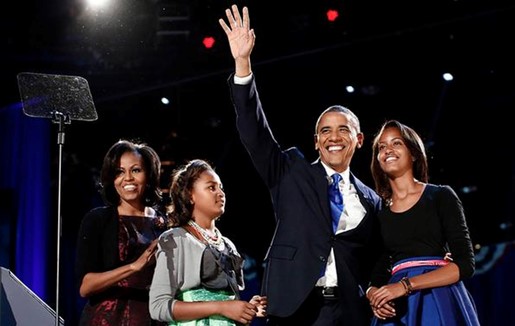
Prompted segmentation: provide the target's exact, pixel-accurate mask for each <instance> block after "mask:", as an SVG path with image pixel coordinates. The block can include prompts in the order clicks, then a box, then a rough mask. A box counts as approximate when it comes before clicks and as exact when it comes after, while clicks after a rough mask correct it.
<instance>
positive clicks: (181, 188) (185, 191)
mask: <svg viewBox="0 0 515 326" xmlns="http://www.w3.org/2000/svg"><path fill="white" fill-rule="evenodd" d="M209 170H211V171H214V169H213V167H212V166H211V165H210V164H209V163H208V162H206V161H204V160H200V159H195V160H191V161H189V162H188V163H186V164H184V165H183V166H181V167H179V168H177V169H176V170H174V172H173V173H172V176H171V185H170V198H171V203H170V206H169V209H168V217H169V218H170V220H171V221H173V223H175V224H176V225H178V226H182V225H185V224H187V223H188V221H189V220H191V219H192V217H193V216H192V215H193V203H192V201H191V192H192V190H193V185H194V184H195V181H197V179H198V178H199V177H200V175H201V174H202V173H203V172H205V171H209Z"/></svg>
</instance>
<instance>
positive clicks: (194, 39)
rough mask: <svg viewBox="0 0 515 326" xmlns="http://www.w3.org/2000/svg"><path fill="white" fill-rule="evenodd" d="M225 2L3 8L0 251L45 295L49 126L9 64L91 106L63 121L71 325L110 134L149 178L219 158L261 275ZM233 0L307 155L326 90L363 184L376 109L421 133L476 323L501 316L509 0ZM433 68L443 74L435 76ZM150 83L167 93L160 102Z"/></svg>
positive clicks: (48, 289) (50, 298)
mask: <svg viewBox="0 0 515 326" xmlns="http://www.w3.org/2000/svg"><path fill="white" fill-rule="evenodd" d="M113 1H114V0H113ZM232 3H233V2H228V1H219V2H215V1H209V0H208V1H197V0H191V1H186V0H178V1H171V0H126V1H118V2H114V4H113V5H112V6H111V8H110V9H104V10H102V11H99V12H93V11H92V10H90V8H88V7H87V6H86V5H85V4H84V3H83V2H82V1H80V0H50V1H44V2H41V1H28V2H27V1H25V2H20V3H14V4H12V5H11V6H12V7H13V9H11V10H10V11H7V10H4V11H2V13H0V22H1V27H2V28H0V37H1V40H2V50H1V51H0V71H1V74H0V82H1V86H2V90H1V92H0V153H1V156H0V171H1V175H0V195H1V197H0V198H1V205H0V253H1V257H0V265H1V266H3V267H6V268H9V269H11V270H12V271H14V272H15V273H16V275H17V276H18V277H19V278H20V279H21V280H22V281H23V282H24V283H25V284H27V285H28V286H29V287H30V288H31V289H32V290H33V291H34V292H35V293H37V294H38V295H39V296H40V297H41V298H43V299H44V300H45V301H46V302H47V303H48V304H49V305H50V306H51V307H55V306H56V305H55V297H56V289H55V284H56V282H55V277H56V269H57V268H56V251H57V250H56V238H57V236H56V230H57V225H56V223H57V189H58V187H57V186H58V178H57V176H58V173H57V172H58V163H59V161H58V145H57V125H56V124H53V123H51V122H50V121H48V120H47V119H41V118H33V117H27V116H26V115H24V114H23V112H22V105H21V103H20V94H19V90H18V85H17V79H16V76H17V74H18V73H20V72H38V73H46V74H59V75H73V76H81V77H83V78H85V79H87V80H88V82H89V86H90V89H91V94H92V96H93V100H94V104H95V107H96V111H97V113H98V120H96V121H93V122H86V121H72V123H71V124H70V125H67V126H66V127H65V128H66V129H65V134H66V138H65V143H64V148H63V166H62V183H61V185H62V191H63V192H62V201H61V205H62V206H61V208H62V212H61V213H62V214H61V215H62V236H61V238H60V239H61V247H60V250H61V260H60V287H59V298H60V300H59V310H60V314H61V316H63V317H64V319H65V321H66V324H67V325H74V324H76V322H77V318H78V314H79V313H80V309H81V308H82V304H83V303H84V301H83V300H81V299H80V298H79V297H78V291H77V288H76V287H75V284H74V282H75V280H74V279H73V263H74V259H75V252H74V250H75V237H76V233H77V229H78V226H79V223H80V220H81V218H82V216H83V215H84V214H85V212H87V211H88V210H89V209H91V208H92V207H95V206H98V205H101V200H100V197H99V195H98V193H97V182H98V173H99V169H100V166H101V163H102V157H103V155H104V153H105V152H106V151H107V149H108V148H109V147H110V145H111V144H112V143H114V142H115V141H116V140H118V139H120V138H139V139H141V140H143V141H146V142H148V143H149V144H150V145H151V146H153V147H154V148H156V149H157V150H158V152H159V154H160V155H161V158H162V160H163V162H164V166H163V168H164V170H163V180H162V184H163V187H166V186H167V185H168V176H169V173H170V172H171V170H172V169H173V168H174V167H175V166H177V164H180V163H182V162H183V161H184V160H186V159H190V158H196V157H198V158H204V159H208V160H210V161H211V162H212V163H213V164H214V165H215V166H216V168H217V171H218V172H219V174H220V176H221V178H222V180H223V181H224V183H225V184H224V186H225V189H226V192H227V200H228V201H227V209H226V213H225V214H224V216H223V217H222V218H221V220H220V221H219V227H220V229H221V230H222V232H223V233H224V234H225V235H227V236H229V237H230V238H232V239H233V240H234V241H235V243H236V244H237V246H238V247H239V248H240V250H241V251H242V252H243V253H244V254H245V255H247V257H248V261H249V262H252V264H249V266H248V276H249V279H248V286H249V290H248V291H249V293H250V292H256V291H257V288H258V287H259V278H260V272H261V269H260V266H261V261H262V259H263V257H264V255H265V253H266V249H267V245H268V243H269V241H270V239H271V236H272V231H273V216H272V210H271V205H270V198H269V196H268V193H267V190H266V188H265V187H264V185H263V183H262V182H261V180H260V179H259V178H258V176H257V174H256V172H255V171H254V169H253V167H252V165H251V162H250V160H249V158H248V156H247V154H246V152H245V150H244V148H243V147H242V145H241V143H240V141H239V138H238V135H237V132H236V129H235V126H234V112H233V109H232V105H231V103H230V100H229V93H228V87H227V85H226V80H227V78H228V76H229V73H230V72H231V71H232V66H233V63H232V58H231V57H230V53H229V49H228V46H227V41H226V40H225V38H224V37H225V36H224V35H223V32H222V30H221V28H220V27H219V25H218V21H217V20H218V18H220V17H224V9H225V8H226V7H228V6H230V5H231V4H232ZM235 3H237V4H239V5H244V4H245V5H248V6H249V9H250V15H251V25H253V27H254V28H255V32H256V35H257V43H256V47H255V49H254V52H253V64H254V65H253V67H254V73H255V75H256V79H257V83H258V88H259V90H260V95H261V99H262V102H263V104H264V108H265V111H266V113H267V117H268V120H269V122H270V124H271V126H272V128H273V130H274V133H275V136H276V138H277V139H278V140H279V141H280V142H281V143H282V145H283V147H285V148H286V147H290V146H294V145H296V146H298V147H300V148H301V149H302V151H303V152H304V153H305V154H306V156H307V157H308V158H309V159H315V158H316V156H315V154H316V153H315V151H314V147H313V136H312V134H313V129H314V124H315V120H316V118H317V117H318V114H319V113H320V112H321V111H322V110H323V109H325V108H326V107H327V106H329V105H331V104H343V105H346V106H349V107H350V108H351V109H352V110H353V111H355V112H356V113H357V115H358V116H359V117H360V119H361V124H362V129H363V132H364V133H365V139H366V143H365V146H364V148H363V149H361V150H360V151H358V153H357V154H356V157H355V160H354V161H353V165H352V170H353V171H354V173H356V174H357V175H358V176H360V178H362V179H363V180H364V181H366V182H367V183H368V184H370V185H372V179H371V177H370V172H369V162H370V159H371V157H370V153H371V151H370V142H371V140H372V138H373V136H374V133H375V132H376V130H377V129H378V128H379V127H380V125H381V123H382V122H383V121H384V120H385V119H389V118H396V119H399V120H401V121H403V122H404V123H406V124H408V125H410V126H412V127H414V128H415V129H416V130H417V131H419V132H420V134H421V135H422V136H423V137H424V140H425V142H426V146H427V150H428V153H429V155H430V174H431V182H433V183H445V184H449V185H451V186H452V187H453V188H454V189H455V190H456V191H457V192H458V194H459V195H460V198H461V199H462V201H463V203H464V206H465V209H466V213H467V219H468V223H469V227H470V230H471V234H472V239H473V241H474V244H475V245H476V248H477V254H478V256H477V258H478V266H479V268H478V272H477V274H476V276H475V277H474V278H473V279H472V280H470V282H469V283H468V285H469V289H470V290H471V292H472V294H473V295H474V297H475V299H476V302H477V304H478V310H479V311H480V317H481V319H482V324H483V325H499V324H506V325H508V324H515V316H514V314H513V312H512V311H511V310H512V309H510V307H512V306H513V299H512V296H509V295H508V293H509V292H508V291H512V290H513V285H511V284H512V282H511V278H509V275H513V269H514V263H515V261H514V257H513V241H514V239H515V230H514V228H513V223H514V208H513V198H515V196H514V195H515V165H514V159H513V155H512V153H513V150H514V149H515V143H514V137H513V135H512V133H511V131H512V129H513V127H512V120H511V119H510V117H511V116H512V112H511V110H512V109H513V107H515V87H514V86H515V82H514V79H513V75H514V74H515V69H514V68H515V65H514V62H513V58H514V57H515V53H514V52H515V51H514V50H513V45H512V43H513V42H512V40H513V39H514V31H515V26H514V25H515V5H513V4H512V3H511V2H510V1H500V0H489V1H484V0H476V1H450V0H449V1H439V0H437V1H426V0H423V1H407V0H406V1H405V0H402V1H396V2H394V3H391V2H385V1H371V0H364V1H354V0H350V1H343V0H339V1H334V0H322V1H307V2H302V3H301V2H290V1H286V2H285V1H257V0H256V1H250V0H249V1H236V2H235ZM328 9H334V10H338V12H339V17H338V18H337V19H336V21H334V22H328V21H327V19H326V16H325V13H326V11H327V10H328ZM204 36H211V37H213V38H214V40H215V43H214V46H213V47H212V48H210V49H207V48H204V46H203V44H202V39H203V37H204ZM445 72H450V73H452V74H453V76H454V80H452V81H450V82H447V81H444V80H443V79H442V74H443V73H445ZM348 85H353V86H354V88H355V91H354V92H353V93H349V92H347V91H346V86H348ZM163 96H166V97H168V98H169V99H170V104H168V105H164V104H162V103H161V101H160V100H161V97H163ZM249 225H250V226H249ZM510 273H511V274H510ZM501 307H505V309H501ZM501 320H502V322H501Z"/></svg>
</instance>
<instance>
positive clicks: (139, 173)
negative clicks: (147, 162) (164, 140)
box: [114, 152, 147, 207]
mask: <svg viewBox="0 0 515 326" xmlns="http://www.w3.org/2000/svg"><path fill="white" fill-rule="evenodd" d="M146 185H147V174H146V171H145V168H144V166H143V158H142V157H141V155H140V154H138V153H137V152H125V153H124V154H122V156H121V157H120V164H119V167H118V170H117V173H116V177H115V179H114V187H115V189H116V192H117V193H118V195H119V196H120V205H124V204H129V205H131V206H133V207H141V206H144V201H143V195H144V192H145V187H146Z"/></svg>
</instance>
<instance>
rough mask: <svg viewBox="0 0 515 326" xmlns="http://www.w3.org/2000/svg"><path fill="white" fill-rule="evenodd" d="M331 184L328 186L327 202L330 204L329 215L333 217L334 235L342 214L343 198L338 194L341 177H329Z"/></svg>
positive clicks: (336, 174) (336, 175) (334, 175)
mask: <svg viewBox="0 0 515 326" xmlns="http://www.w3.org/2000/svg"><path fill="white" fill-rule="evenodd" d="M331 179H332V183H331V184H330V185H329V202H330V204H331V215H332V217H333V231H334V232H335V233H336V229H337V228H338V222H339V221H340V216H341V215H342V212H343V196H342V193H341V192H340V180H342V176H341V175H340V174H339V173H335V174H333V175H332V176H331Z"/></svg>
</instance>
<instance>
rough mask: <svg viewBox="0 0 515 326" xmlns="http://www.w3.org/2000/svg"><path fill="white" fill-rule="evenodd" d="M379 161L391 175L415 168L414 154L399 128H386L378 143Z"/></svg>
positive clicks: (397, 174) (396, 175) (399, 174)
mask: <svg viewBox="0 0 515 326" xmlns="http://www.w3.org/2000/svg"><path fill="white" fill-rule="evenodd" d="M376 159H377V161H378V162H379V166H380V167H381V170H383V171H384V172H385V173H386V174H387V175H388V176H390V177H398V176H401V175H404V174H405V173H406V172H408V171H410V173H412V172H411V171H412V169H413V160H414V158H413V156H412V155H411V152H410V150H409V149H408V147H407V146H406V142H405V140H404V138H403V137H402V134H401V132H400V130H399V129H398V128H395V127H389V128H386V129H385V130H384V131H383V133H382V134H381V136H380V137H379V141H378V143H377V157H376Z"/></svg>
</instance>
